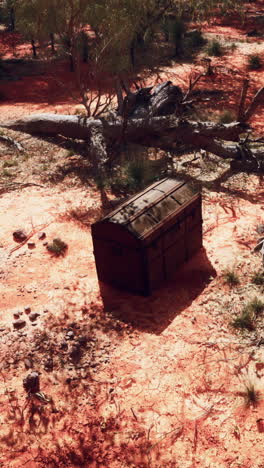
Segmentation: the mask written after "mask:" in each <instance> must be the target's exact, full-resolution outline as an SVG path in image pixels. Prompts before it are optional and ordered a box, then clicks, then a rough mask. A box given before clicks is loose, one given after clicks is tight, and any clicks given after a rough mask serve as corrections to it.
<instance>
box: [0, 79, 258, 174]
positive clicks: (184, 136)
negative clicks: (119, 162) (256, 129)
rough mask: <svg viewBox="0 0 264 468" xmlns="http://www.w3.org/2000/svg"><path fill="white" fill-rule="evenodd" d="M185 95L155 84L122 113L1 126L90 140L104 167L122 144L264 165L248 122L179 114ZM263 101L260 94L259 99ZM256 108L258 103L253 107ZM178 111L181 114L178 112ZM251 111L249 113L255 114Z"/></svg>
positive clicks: (133, 96) (44, 117) (132, 96)
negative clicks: (206, 153) (182, 150)
mask: <svg viewBox="0 0 264 468" xmlns="http://www.w3.org/2000/svg"><path fill="white" fill-rule="evenodd" d="M183 99H184V96H183V93H182V91H181V90H180V88H179V87H178V86H174V85H173V84H172V83H171V82H170V81H167V82H165V83H162V84H160V85H158V86H156V87H155V88H153V89H152V87H148V88H142V89H139V90H137V91H136V92H135V93H129V94H128V96H127V97H126V102H124V109H123V115H122V116H120V115H118V112H111V113H109V114H108V115H107V116H106V117H104V118H100V119H99V118H97V119H95V118H88V117H81V116H76V115H58V114H38V115H32V116H30V117H26V118H23V119H21V120H17V121H14V122H7V123H3V124H2V127H4V128H10V129H14V130H19V131H22V132H25V133H29V134H39V135H44V136H47V135H53V136H55V135H63V136H65V137H68V138H76V139H82V140H86V141H87V142H88V144H89V149H90V155H91V157H92V158H93V159H94V161H95V162H96V165H97V167H98V169H99V170H102V168H103V167H104V165H105V163H106V162H107V155H108V149H109V148H110V147H111V148H112V147H114V146H116V147H117V145H118V144H119V143H120V141H123V142H126V143H137V144H140V145H142V146H148V147H155V148H160V149H164V150H167V151H173V152H175V153H176V152H177V150H178V148H179V147H192V148H194V149H196V150H201V149H204V150H206V151H209V152H211V153H214V154H216V155H218V156H220V157H222V158H228V159H229V158H230V159H235V160H238V161H242V162H245V161H250V163H251V165H253V166H254V167H256V168H259V167H262V166H263V159H264V145H263V142H261V141H260V142H252V141H249V140H248V139H247V141H244V142H241V141H240V138H239V135H240V134H242V133H245V132H246V131H247V130H248V129H249V126H248V125H247V124H246V123H243V122H233V123H231V124H221V123H214V122H195V121H191V120H188V119H186V118H181V117H179V116H177V114H178V113H181V112H180V111H179V108H180V106H181V105H182V102H183ZM256 101H257V102H259V95H258V97H256V99H255V101H254V104H252V105H253V107H254V106H256ZM254 108H255V109H256V107H254ZM178 111H179V112H178ZM252 112H253V110H252V106H251V109H250V110H248V111H247V112H246V115H248V114H250V115H252Z"/></svg>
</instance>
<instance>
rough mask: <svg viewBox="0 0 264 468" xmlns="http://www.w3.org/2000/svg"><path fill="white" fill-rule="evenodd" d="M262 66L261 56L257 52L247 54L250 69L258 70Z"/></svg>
mask: <svg viewBox="0 0 264 468" xmlns="http://www.w3.org/2000/svg"><path fill="white" fill-rule="evenodd" d="M261 67H262V63H261V58H260V56H259V55H257V54H252V55H249V57H248V68H249V69H250V70H259V69H260V68H261Z"/></svg>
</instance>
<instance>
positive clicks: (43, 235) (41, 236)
mask: <svg viewBox="0 0 264 468" xmlns="http://www.w3.org/2000/svg"><path fill="white" fill-rule="evenodd" d="M45 238H46V233H45V232H39V233H38V239H39V240H43V239H45Z"/></svg>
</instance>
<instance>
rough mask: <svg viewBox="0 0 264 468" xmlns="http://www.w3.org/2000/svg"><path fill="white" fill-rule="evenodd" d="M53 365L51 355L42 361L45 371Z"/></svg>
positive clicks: (51, 368) (49, 369) (50, 369)
mask: <svg viewBox="0 0 264 468" xmlns="http://www.w3.org/2000/svg"><path fill="white" fill-rule="evenodd" d="M53 366H54V364H53V359H52V357H49V358H48V359H47V361H46V362H45V363H44V369H45V371H47V372H51V371H52V370H53Z"/></svg>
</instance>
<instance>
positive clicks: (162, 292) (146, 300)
mask: <svg viewBox="0 0 264 468" xmlns="http://www.w3.org/2000/svg"><path fill="white" fill-rule="evenodd" d="M215 276H216V271H215V269H214V268H213V266H212V265H211V263H210V261H209V259H208V257H207V254H206V251H205V249H201V250H200V251H199V252H198V253H197V254H196V255H195V256H194V257H193V258H192V259H191V260H190V261H188V262H187V263H185V264H184V265H182V266H181V267H180V268H179V270H178V271H177V272H176V273H175V275H174V277H173V278H172V279H171V280H170V281H168V282H167V283H166V284H164V285H163V286H162V287H161V288H160V289H159V290H157V291H155V292H154V293H153V295H152V296H150V297H139V296H135V295H132V294H129V293H127V292H124V291H119V290H117V289H114V288H113V287H112V286H110V285H106V284H104V283H99V285H100V292H101V297H102V301H103V305H104V309H105V311H107V312H108V313H111V315H112V316H113V317H114V318H117V319H118V320H121V321H123V322H125V323H128V324H130V325H131V326H132V327H133V328H134V329H137V330H140V331H144V332H148V333H151V334H155V335H160V334H161V333H162V332H163V331H164V330H165V329H166V328H167V327H168V326H169V325H170V324H171V322H172V321H173V320H174V319H175V317H176V316H177V315H179V314H180V313H181V312H182V311H184V310H185V309H187V308H188V307H189V306H190V305H191V304H192V302H193V301H194V300H195V299H196V298H197V297H198V296H199V295H200V294H201V293H202V291H203V290H204V289H205V288H206V286H207V285H208V284H209V283H210V281H211V279H212V277H215Z"/></svg>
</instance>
